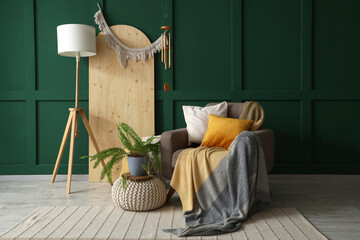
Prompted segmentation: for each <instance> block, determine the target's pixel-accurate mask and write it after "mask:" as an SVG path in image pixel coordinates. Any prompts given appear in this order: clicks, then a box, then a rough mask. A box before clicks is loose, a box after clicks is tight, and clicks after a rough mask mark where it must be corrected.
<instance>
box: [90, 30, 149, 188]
mask: <svg viewBox="0 0 360 240" xmlns="http://www.w3.org/2000/svg"><path fill="white" fill-rule="evenodd" d="M111 30H112V31H113V33H114V34H115V36H116V37H117V38H118V39H119V40H120V41H121V42H122V43H124V44H125V45H127V46H128V47H131V48H143V47H146V46H147V45H149V44H150V43H151V42H150V40H149V39H148V38H147V37H146V35H145V34H144V33H143V32H141V31H140V30H139V29H137V28H134V27H132V26H127V25H115V26H112V27H111ZM96 51H97V54H96V56H94V57H91V58H90V59H89V119H90V120H89V121H90V125H91V127H92V130H93V132H94V135H95V138H96V140H97V142H98V144H99V147H100V149H106V148H110V147H115V146H121V143H120V141H119V139H118V131H117V124H118V123H119V122H125V123H127V124H129V125H130V126H131V127H132V128H134V130H135V131H136V132H137V133H138V134H139V135H140V136H141V137H144V136H150V135H153V134H154V132H155V123H154V122H155V116H154V114H155V110H154V58H153V57H151V58H150V59H148V60H147V61H146V62H145V63H143V62H142V61H138V62H134V61H133V60H131V59H129V60H128V62H127V66H126V67H125V68H121V66H120V64H119V63H118V60H117V57H116V54H115V51H114V50H113V49H111V48H110V47H108V45H107V43H106V40H105V36H104V34H103V32H101V33H100V34H99V35H98V36H97V37H96ZM94 153H95V149H94V147H93V146H92V144H91V142H90V143H89V154H90V155H93V154H94ZM101 170H102V167H101V165H100V166H99V167H98V168H97V169H93V163H92V162H90V163H89V181H90V182H97V181H99V179H100V172H101ZM116 178H117V175H116V176H114V177H113V181H114V180H115V179H116Z"/></svg>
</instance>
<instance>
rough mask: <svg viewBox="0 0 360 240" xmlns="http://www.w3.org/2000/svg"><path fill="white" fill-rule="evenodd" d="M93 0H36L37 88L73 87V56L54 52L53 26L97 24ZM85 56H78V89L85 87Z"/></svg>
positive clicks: (55, 40) (71, 88)
mask: <svg viewBox="0 0 360 240" xmlns="http://www.w3.org/2000/svg"><path fill="white" fill-rule="evenodd" d="M96 3H97V1H95V0H90V1H89V0H76V1H73V0H62V1H58V0H36V1H35V26H36V27H35V35H36V38H35V39H36V41H35V43H36V73H37V82H36V83H37V89H38V90H49V89H51V90H73V89H75V69H76V68H75V66H76V62H75V58H69V57H62V56H59V55H58V54H57V35H56V27H57V26H59V25H61V24H69V23H80V24H87V25H92V26H94V27H95V26H96V24H95V22H94V13H95V12H96V10H97V5H96ZM88 78H89V71H88V58H81V60H80V85H79V88H80V89H88V84H87V83H88Z"/></svg>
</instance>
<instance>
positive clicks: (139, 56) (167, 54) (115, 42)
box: [94, 3, 171, 90]
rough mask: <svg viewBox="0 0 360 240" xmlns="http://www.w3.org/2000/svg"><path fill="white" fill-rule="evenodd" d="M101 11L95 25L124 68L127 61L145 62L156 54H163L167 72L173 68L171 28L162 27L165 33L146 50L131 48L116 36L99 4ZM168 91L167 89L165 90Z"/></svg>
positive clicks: (98, 12) (145, 48)
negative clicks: (102, 33)
mask: <svg viewBox="0 0 360 240" xmlns="http://www.w3.org/2000/svg"><path fill="white" fill-rule="evenodd" d="M97 5H98V7H99V11H97V12H96V13H95V15H94V18H95V23H96V24H97V25H98V26H99V29H100V31H103V32H104V35H105V39H106V42H107V44H108V46H109V47H110V48H112V49H113V50H114V51H115V53H116V56H117V59H118V61H119V63H120V66H121V67H122V68H125V67H126V65H127V60H128V59H130V58H131V59H132V60H134V61H135V62H137V61H138V60H142V61H143V62H144V63H145V61H146V60H147V59H148V58H150V57H153V56H154V55H155V53H158V52H161V62H163V63H164V65H165V70H166V69H168V68H170V66H171V60H170V59H171V44H170V40H171V39H170V33H168V35H167V32H168V31H169V30H170V29H171V27H169V26H162V27H161V29H162V30H164V33H162V34H161V36H160V37H159V38H158V39H157V40H156V41H155V42H153V43H151V44H150V45H149V46H146V47H144V48H129V47H127V46H126V45H125V44H123V43H122V42H120V40H119V39H118V38H117V37H116V36H115V35H114V33H113V32H112V31H111V29H110V27H109V26H108V24H107V22H106V20H105V17H104V15H103V13H102V11H101V7H100V5H99V3H98V4H97ZM165 90H166V89H165Z"/></svg>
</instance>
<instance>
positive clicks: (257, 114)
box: [239, 101, 265, 131]
mask: <svg viewBox="0 0 360 240" xmlns="http://www.w3.org/2000/svg"><path fill="white" fill-rule="evenodd" d="M264 116H265V113H264V109H263V108H262V107H261V105H260V103H258V102H254V101H246V102H245V105H244V110H243V111H242V112H241V114H240V117H239V118H240V119H247V120H254V123H253V125H252V127H251V129H250V131H256V130H258V129H259V128H260V127H261V125H262V124H263V122H264Z"/></svg>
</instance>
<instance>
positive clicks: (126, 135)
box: [85, 122, 161, 186]
mask: <svg viewBox="0 0 360 240" xmlns="http://www.w3.org/2000/svg"><path fill="white" fill-rule="evenodd" d="M118 131H119V135H118V136H119V139H120V142H121V143H122V145H123V148H120V147H113V148H109V149H105V150H103V151H101V152H98V153H96V154H95V155H93V156H85V158H87V157H88V158H89V159H90V161H95V163H94V168H96V167H98V166H99V164H100V163H101V161H103V160H105V159H107V158H110V160H109V161H108V162H107V163H106V164H105V167H104V168H103V170H102V172H101V175H100V178H101V180H102V179H104V177H105V176H106V175H107V176H108V181H109V182H110V181H111V179H112V168H113V167H114V165H115V164H116V163H118V162H120V161H121V160H123V159H124V158H125V157H127V161H128V166H129V171H130V175H132V176H144V175H148V176H155V175H159V173H160V168H161V163H160V157H159V155H160V141H158V142H156V143H153V140H154V139H156V137H155V136H152V137H150V138H148V139H147V140H146V141H142V140H141V138H140V137H139V135H138V134H137V133H136V132H135V131H134V130H133V129H132V128H131V127H130V126H129V125H127V124H126V123H123V122H121V123H119V124H118ZM123 180H124V181H123V186H124V185H125V184H126V177H124V178H123Z"/></svg>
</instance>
